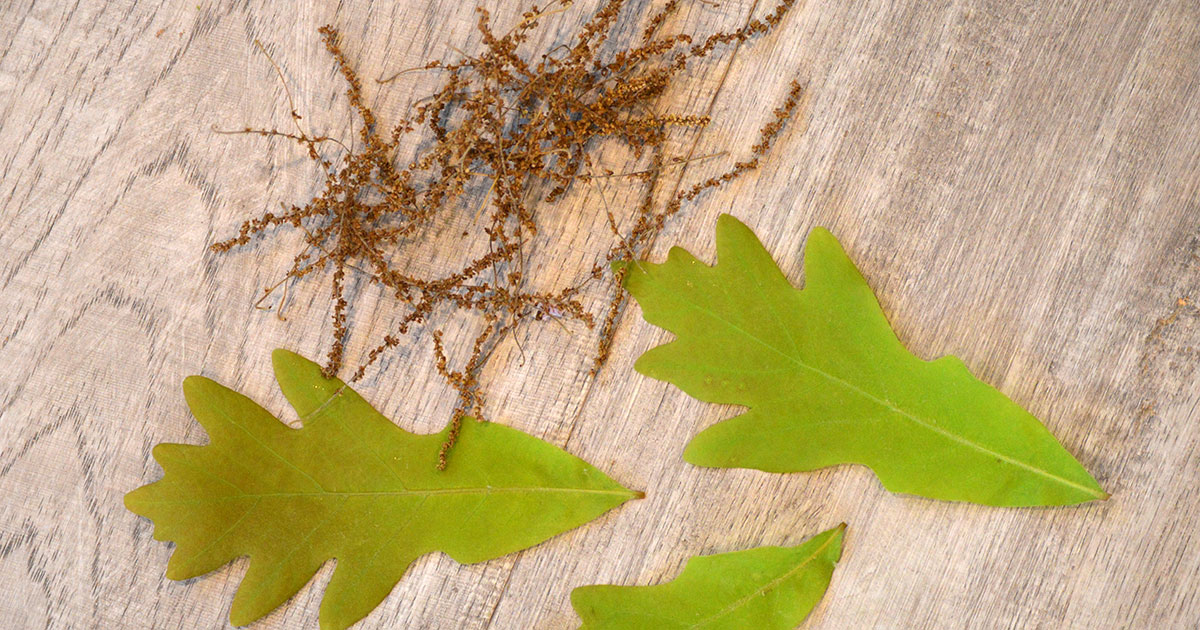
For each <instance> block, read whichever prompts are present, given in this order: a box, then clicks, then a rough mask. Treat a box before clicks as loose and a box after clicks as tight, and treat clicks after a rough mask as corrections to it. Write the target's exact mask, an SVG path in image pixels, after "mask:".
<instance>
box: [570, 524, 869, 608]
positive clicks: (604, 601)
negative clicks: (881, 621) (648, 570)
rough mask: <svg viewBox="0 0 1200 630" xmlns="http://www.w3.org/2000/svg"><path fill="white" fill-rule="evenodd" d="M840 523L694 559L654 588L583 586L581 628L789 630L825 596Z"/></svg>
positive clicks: (577, 600)
mask: <svg viewBox="0 0 1200 630" xmlns="http://www.w3.org/2000/svg"><path fill="white" fill-rule="evenodd" d="M845 529H846V526H845V524H842V525H840V526H838V527H835V528H833V529H831V530H828V531H825V532H822V533H820V534H817V535H816V536H814V537H812V538H810V539H809V540H808V541H806V542H804V543H803V544H801V545H799V546H797V547H759V548H757V549H748V550H746V551H735V552H733V553H722V554H717V555H714V556H697V557H695V558H692V559H691V560H688V563H687V565H686V566H685V567H684V568H683V572H682V573H680V574H679V577H677V578H675V579H674V580H672V581H670V582H667V583H666V584H659V585H657V586H607V585H600V586H581V587H579V588H577V589H575V590H574V591H572V592H571V605H572V606H574V607H575V612H577V613H578V614H579V617H580V618H581V619H583V626H582V627H581V628H580V630H791V629H792V628H795V627H796V626H797V625H798V624H799V623H800V622H801V621H804V618H805V617H807V616H808V613H809V612H810V611H812V609H813V607H814V606H816V605H817V602H818V601H820V599H821V596H822V595H824V594H825V589H826V588H827V587H828V586H829V579H830V577H831V576H832V575H833V566H834V565H835V564H836V563H837V561H838V560H839V559H840V558H841V557H842V533H843V532H844V531H845Z"/></svg>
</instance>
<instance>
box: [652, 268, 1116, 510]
mask: <svg viewBox="0 0 1200 630" xmlns="http://www.w3.org/2000/svg"><path fill="white" fill-rule="evenodd" d="M710 269H715V267H710ZM645 276H646V277H647V278H649V279H650V281H651V282H654V283H655V284H657V285H659V286H660V287H665V288H666V289H667V290H668V291H670V290H671V287H669V286H667V285H666V284H664V283H663V282H661V281H659V280H658V279H657V278H655V277H654V275H653V274H650V273H645ZM792 290H793V291H796V293H800V291H798V290H797V289H795V288H794V287H793V288H792ZM677 295H681V296H682V297H681V301H682V302H683V303H684V304H687V305H688V306H691V307H692V308H695V309H696V310H699V311H701V312H702V313H705V314H707V315H708V316H710V317H711V318H713V319H715V320H717V321H718V322H720V323H722V324H725V325H726V326H728V327H729V328H732V329H733V330H735V331H737V332H739V333H741V334H742V335H743V336H745V337H747V338H748V339H751V340H753V341H755V342H757V343H758V344H759V345H761V346H763V347H764V348H767V349H768V350H770V351H772V352H774V353H776V354H778V355H779V356H781V357H784V358H785V359H787V360H789V361H791V362H792V363H794V364H795V365H797V366H798V367H801V368H804V369H806V370H810V371H812V372H814V373H816V374H818V375H820V376H822V377H824V378H825V379H826V380H828V381H830V382H833V383H837V384H839V385H841V386H843V387H845V388H846V389H849V390H850V391H852V392H855V393H857V394H859V395H860V396H862V397H863V398H866V399H868V400H870V401H872V402H874V403H875V404H877V405H879V406H881V407H883V408H885V409H888V410H890V411H892V412H893V413H895V414H896V415H899V416H901V417H903V418H906V419H908V420H910V421H911V422H913V423H914V424H916V425H917V426H919V427H922V428H924V429H927V430H929V431H932V432H934V433H936V434H938V435H941V436H942V437H945V438H947V439H950V440H952V441H955V442H958V443H959V444H962V445H964V446H967V447H969V448H973V449H975V450H977V451H979V452H981V453H984V454H987V455H989V456H992V457H995V458H997V459H999V460H1002V461H1004V462H1007V463H1008V464H1010V465H1013V466H1016V467H1018V468H1022V469H1024V470H1027V471H1029V472H1032V473H1034V474H1036V475H1040V476H1042V477H1045V478H1047V479H1050V480H1052V481H1055V482H1058V483H1060V484H1062V485H1064V486H1067V487H1070V488H1074V489H1076V490H1079V491H1081V492H1084V493H1086V494H1088V495H1090V496H1093V497H1097V498H1103V497H1104V496H1106V495H1105V494H1104V493H1103V492H1097V491H1096V490H1094V489H1092V488H1090V487H1088V486H1085V485H1083V484H1080V483H1076V482H1074V481H1071V480H1070V479H1067V478H1065V477H1061V476H1059V475H1056V474H1054V473H1052V472H1050V471H1048V470H1044V469H1042V468H1038V467H1037V466H1034V465H1032V464H1029V463H1027V462H1023V461H1021V460H1019V459H1016V458H1014V457H1011V456H1009V455H1005V454H1004V453H1000V452H997V451H994V450H992V449H990V448H988V447H986V446H983V445H982V444H979V443H977V442H974V441H971V440H969V439H967V438H965V437H962V436H959V435H955V434H954V433H951V432H949V431H947V430H945V429H942V428H940V427H937V426H935V425H933V424H930V423H929V422H927V421H925V420H923V419H922V418H921V417H919V416H917V415H914V414H912V413H910V412H908V411H906V410H904V409H901V408H900V407H897V406H896V405H894V404H892V403H891V402H890V401H888V400H885V399H883V398H879V397H878V396H875V395H874V394H872V393H871V392H868V391H866V390H864V389H862V388H861V387H858V386H857V385H854V384H853V383H851V382H849V381H847V380H845V379H843V378H841V377H839V376H836V375H834V374H830V373H828V372H826V371H824V370H822V369H820V368H817V367H815V366H812V365H809V364H808V363H806V362H804V361H803V360H802V359H800V358H799V357H795V356H793V355H791V354H788V353H786V352H783V351H782V350H780V349H778V348H776V347H775V346H773V345H771V344H770V343H768V342H767V341H765V340H763V339H761V338H759V337H758V336H757V335H754V334H753V333H751V332H749V331H747V330H745V329H744V328H742V327H741V326H738V325H737V324H736V323H734V322H732V321H730V320H728V319H725V318H724V317H722V316H721V315H720V314H719V313H717V312H715V311H713V310H711V309H709V308H706V307H704V306H703V305H701V304H698V303H696V302H694V301H692V300H690V299H689V298H688V297H687V296H686V294H684V293H682V292H678V293H677ZM780 325H781V326H783V327H784V328H785V332H787V330H786V328H787V326H786V325H785V324H784V323H783V322H782V321H780Z"/></svg>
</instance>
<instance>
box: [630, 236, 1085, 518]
mask: <svg viewBox="0 0 1200 630" xmlns="http://www.w3.org/2000/svg"><path fill="white" fill-rule="evenodd" d="M717 254H718V258H719V259H720V264H717V265H715V266H712V267H709V266H707V265H704V264H703V263H701V262H700V261H699V260H697V259H696V258H694V257H693V256H692V255H691V254H689V253H687V252H686V251H684V250H682V249H679V248H677V247H676V248H672V249H671V252H670V255H669V256H668V258H667V262H665V263H663V264H657V265H656V264H649V263H638V264H636V265H630V266H629V267H628V272H627V274H626V280H625V286H626V287H627V288H628V289H629V292H630V293H632V294H633V295H634V297H636V298H637V301H638V303H639V304H640V305H641V307H642V312H643V314H644V316H645V318H646V321H648V322H650V323H651V324H654V325H656V326H659V327H662V328H665V329H667V330H669V331H671V332H673V333H675V335H676V340H675V341H673V342H671V343H668V344H666V345H662V346H659V347H657V348H653V349H651V350H650V351H648V352H646V353H645V354H644V355H642V356H641V358H640V359H638V361H637V364H636V366H635V367H636V369H637V371H639V372H641V373H642V374H645V375H647V376H650V377H653V378H657V379H660V380H664V381H668V382H670V383H673V384H675V385H676V386H677V387H679V388H680V389H682V390H683V391H685V392H687V393H688V394H690V395H691V396H693V397H695V398H698V399H700V400H704V401H707V402H713V403H729V404H737V405H744V406H746V407H749V408H750V410H749V411H748V412H746V413H745V414H743V415H741V416H738V417H736V418H733V419H731V420H726V421H724V422H721V423H719V424H717V425H715V426H713V427H710V428H708V429H707V430H705V431H703V432H702V433H700V434H699V435H698V436H696V438H695V439H693V440H692V442H691V444H689V445H688V448H687V451H686V452H685V453H684V458H685V459H687V461H689V462H691V463H693V464H696V465H699V466H715V467H744V468H757V469H759V470H765V471H770V472H795V471H807V470H814V469H817V468H823V467H825V466H832V465H835V464H844V463H854V464H863V465H866V466H869V467H870V468H871V469H872V470H874V471H875V474H876V475H877V476H878V477H879V480H880V481H881V482H882V483H883V485H884V487H885V488H887V489H889V490H891V491H893V492H905V493H910V494H917V495H921V496H926V497H931V498H935V499H946V500H951V501H971V502H974V503H982V504H986V505H999V506H1028V505H1067V504H1073V503H1081V502H1084V501H1092V500H1094V499H1104V498H1107V496H1108V495H1107V494H1106V493H1105V492H1104V490H1102V489H1101V488H1100V486H1099V484H1097V483H1096V480H1095V479H1093V478H1092V476H1091V475H1090V474H1088V472H1087V471H1086V470H1084V468H1083V466H1081V465H1080V464H1079V462H1077V461H1075V459H1074V458H1073V457H1071V455H1070V454H1069V453H1067V451H1066V450H1064V449H1063V448H1062V446H1061V445H1059V443H1058V441H1057V440H1055V439H1054V436H1053V435H1051V434H1050V432H1049V431H1047V430H1046V428H1045V427H1044V426H1042V424H1041V423H1040V422H1038V420H1037V418H1034V417H1033V416H1032V415H1030V414H1029V412H1027V411H1025V410H1024V409H1022V408H1021V407H1020V406H1018V405H1017V404H1016V403H1014V402H1012V401H1011V400H1009V399H1008V398H1006V397H1005V396H1004V394H1001V393H1000V392H999V391H997V390H996V389H995V388H993V387H991V386H989V385H987V384H985V383H983V382H981V381H979V380H978V379H976V378H975V377H974V376H972V375H971V373H970V372H969V371H967V368H966V366H964V365H963V363H962V361H960V360H958V359H957V358H955V357H951V356H946V357H942V358H940V359H937V360H934V361H923V360H921V359H920V358H918V357H916V356H914V355H913V354H911V353H910V352H908V350H906V349H905V348H904V346H903V345H901V343H900V341H899V340H898V339H897V338H896V335H895V333H894V332H892V329H891V327H890V326H889V325H888V322H887V319H886V318H885V317H884V314H883V311H882V310H881V309H880V308H879V303H878V302H877V301H876V299H875V295H874V294H873V293H872V292H871V289H870V287H868V286H867V283H866V281H865V280H864V279H863V277H862V275H861V274H860V273H859V271H858V269H857V268H855V266H854V263H852V262H850V259H849V258H848V257H847V256H846V253H845V251H843V250H842V247H841V245H840V244H839V243H838V242H837V240H836V239H835V238H834V237H833V235H832V234H830V233H829V232H828V231H827V230H825V229H823V228H816V229H814V230H813V231H812V233H811V234H810V235H809V238H808V245H807V247H806V251H805V253H804V268H805V274H806V276H807V285H808V286H807V288H806V289H804V290H803V291H799V290H796V289H795V288H793V287H792V286H791V284H789V283H788V281H787V278H785V277H784V275H783V274H782V273H781V272H780V270H779V268H778V267H777V266H776V265H775V263H774V262H773V261H772V260H771V257H770V255H769V254H768V253H767V251H766V250H765V249H764V248H763V246H762V244H761V243H759V241H758V239H757V238H755V236H754V234H753V233H752V232H751V231H750V229H749V228H747V227H746V226H745V225H743V224H742V223H741V222H739V221H738V220H737V219H735V218H733V217H731V216H729V215H723V216H721V218H720V219H719V220H718V222H717Z"/></svg>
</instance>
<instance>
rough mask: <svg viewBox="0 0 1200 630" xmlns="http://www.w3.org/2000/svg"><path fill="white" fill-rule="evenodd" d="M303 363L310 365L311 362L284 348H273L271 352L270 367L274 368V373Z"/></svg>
mask: <svg viewBox="0 0 1200 630" xmlns="http://www.w3.org/2000/svg"><path fill="white" fill-rule="evenodd" d="M303 363H311V361H309V360H308V359H306V358H304V357H302V356H300V355H299V354H296V353H295V352H292V351H291V350H287V349H285V348H275V349H274V350H272V351H271V367H273V368H275V371H276V372H279V371H280V370H282V369H284V368H286V367H289V366H292V365H296V364H303Z"/></svg>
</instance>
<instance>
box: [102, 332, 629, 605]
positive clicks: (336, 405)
mask: <svg viewBox="0 0 1200 630" xmlns="http://www.w3.org/2000/svg"><path fill="white" fill-rule="evenodd" d="M273 359H274V364H275V376H276V379H277V380H278V381H279V385H280V387H281V388H282V389H283V393H284V395H285V396H286V397H287V399H288V401H289V402H290V403H291V404H292V406H293V407H295V409H296V412H297V413H298V414H299V416H300V419H301V421H302V422H303V428H301V429H291V428H289V427H287V426H285V425H284V424H282V423H280V422H279V421H278V420H277V419H276V418H275V417H273V416H272V415H271V414H270V413H268V412H267V411H266V410H265V409H263V408H262V407H260V406H258V405H257V404H256V403H254V402H253V401H252V400H250V399H249V398H246V397H245V396H243V395H241V394H239V393H237V392H235V391H233V390H231V389H228V388H226V387H223V386H221V385H219V384H217V383H216V382H213V381H211V380H209V379H207V378H203V377H199V376H192V377H189V378H188V379H186V380H185V381H184V384H183V389H184V394H185V395H186V397H187V402H188V406H189V407H190V408H191V410H192V413H193V414H194V415H195V416H196V419H197V420H198V421H199V422H200V424H201V425H202V426H203V427H204V429H205V431H206V432H207V433H208V436H209V439H210V443H209V444H208V445H205V446H196V445H188V444H159V445H158V446H156V447H155V448H154V458H155V459H156V460H158V462H159V464H161V465H162V467H163V470H164V471H165V475H164V477H163V478H162V479H161V480H160V481H157V482H155V483H152V484H149V485H146V486H142V487H141V488H138V489H137V490H134V491H133V492H130V493H129V494H127V495H126V496H125V505H126V507H128V508H129V509H130V510H131V511H133V512H134V513H137V514H140V515H142V516H145V517H147V518H149V519H151V520H153V521H154V525H155V527H154V537H155V538H156V539H157V540H168V541H174V542H175V545H176V547H175V551H174V553H173V554H172V555H171V560H170V562H169V564H168V566H167V577H169V578H171V579H175V580H184V579H188V578H192V577H195V576H198V575H202V574H204V573H207V572H209V571H212V570H214V569H216V568H218V567H220V566H222V565H224V564H225V563H227V562H229V561H231V560H233V559H234V558H237V557H239V556H249V557H250V567H249V569H248V570H247V571H246V574H245V576H244V577H243V578H242V582H241V584H240V585H239V587H238V590H237V594H236V595H235V596H234V600H233V607H232V610H231V611H230V621H231V622H232V623H233V624H235V625H244V624H247V623H250V622H252V621H254V620H255V619H258V618H259V617H262V616H263V615H265V614H267V613H268V612H270V611H271V610H272V609H274V608H275V607H277V606H279V605H280V604H282V603H283V602H284V601H286V600H287V599H288V598H289V597H291V596H292V595H293V594H294V593H296V592H297V591H298V590H299V589H300V588H301V587H302V586H304V584H305V583H307V582H308V581H309V579H310V578H311V577H312V576H313V574H315V573H316V572H317V570H318V569H319V568H320V567H321V565H322V564H324V563H325V562H326V561H327V560H330V559H336V560H337V568H336V570H335V571H334V573H333V577H332V579H331V580H330V581H329V585H328V587H327V588H326V590H325V594H324V598H323V600H322V602H321V611H320V620H321V627H322V628H345V627H347V626H349V625H351V624H353V623H354V622H355V621H357V620H359V619H361V618H362V617H364V616H365V615H366V614H367V613H369V612H370V611H371V610H372V609H373V608H374V607H375V606H376V605H378V604H379V602H380V601H382V600H383V598H384V597H386V596H387V594H388V593H389V592H390V591H391V590H392V587H393V586H395V584H396V582H397V581H399V579H400V577H401V576H402V575H403V574H404V572H405V570H406V569H407V568H408V566H409V564H411V563H412V561H413V560H415V559H416V558H418V557H419V556H421V555H423V554H427V553H431V552H434V551H441V552H444V553H446V554H447V555H449V556H450V557H451V558H453V559H454V560H456V561H458V562H462V563H474V562H482V561H485V560H490V559H492V558H496V557H499V556H502V555H505V554H507V553H511V552H514V551H517V550H520V549H525V548H527V547H530V546H533V545H536V544H538V543H540V542H542V541H544V540H546V539H548V538H550V537H552V536H555V535H557V534H559V533H561V532H564V531H566V530H569V529H572V528H574V527H577V526H579V525H582V524H583V523H586V522H588V521H590V520H592V519H594V518H596V517H597V516H599V515H600V514H603V513H604V512H606V511H608V510H610V509H612V508H614V507H616V506H618V505H620V504H622V503H624V502H625V501H628V500H629V499H632V498H635V497H638V496H640V495H641V493H638V492H634V491H630V490H627V489H625V488H623V487H621V486H620V485H619V484H617V483H616V482H615V481H613V480H612V479H610V478H609V477H608V476H606V475H605V474H604V473H602V472H601V471H599V470H598V469H596V468H595V467H593V466H591V465H589V464H588V463H586V462H584V461H583V460H581V459H579V458H577V457H574V456H573V455H570V454H568V453H566V452H565V451H562V450H561V449H559V448H557V447H555V446H553V445H551V444H548V443H546V442H543V441H542V440H539V439H537V438H534V437H532V436H529V435H526V434H524V433H521V432H519V431H516V430H515V429H510V428H508V427H504V426H501V425H498V424H489V423H482V422H478V421H475V420H473V419H469V418H468V419H465V420H464V422H463V425H462V435H461V439H460V442H459V444H458V445H457V446H456V448H455V450H454V459H453V461H452V462H451V465H450V466H449V468H448V469H447V470H445V471H439V470H437V463H438V452H439V450H440V447H441V444H442V442H443V441H444V439H445V432H444V431H443V433H442V434H433V435H416V434H413V433H409V432H407V431H404V430H403V429H401V428H399V427H397V426H396V425H394V424H392V423H391V422H390V421H389V420H388V419H387V418H384V417H383V416H382V415H380V414H379V412H377V411H375V409H373V408H372V407H371V406H370V405H369V404H367V402H366V401H365V400H363V399H362V397H360V396H359V395H358V394H357V393H356V392H355V391H354V390H353V389H350V388H349V387H347V386H346V385H345V384H344V383H342V382H341V381H339V380H336V379H326V378H324V377H322V376H321V371H320V367H318V366H317V365H316V364H315V363H313V362H311V361H308V360H306V359H304V358H303V357H301V356H299V355H297V354H293V353H291V352H287V351H284V350H276V351H275V353H274V355H273Z"/></svg>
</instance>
